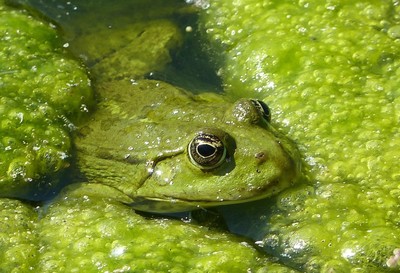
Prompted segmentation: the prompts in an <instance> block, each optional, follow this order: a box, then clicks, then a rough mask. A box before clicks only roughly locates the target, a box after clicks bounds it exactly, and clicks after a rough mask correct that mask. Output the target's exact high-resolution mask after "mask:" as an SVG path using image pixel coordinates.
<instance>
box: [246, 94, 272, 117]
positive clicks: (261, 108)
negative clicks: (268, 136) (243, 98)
mask: <svg viewBox="0 0 400 273" xmlns="http://www.w3.org/2000/svg"><path fill="white" fill-rule="evenodd" d="M250 101H251V103H252V104H253V105H254V107H255V108H256V109H257V110H258V112H260V114H261V116H262V117H263V118H264V119H265V120H266V121H267V122H270V121H271V111H270V110H269V107H268V105H267V104H265V102H263V101H261V100H254V99H252V100H250Z"/></svg>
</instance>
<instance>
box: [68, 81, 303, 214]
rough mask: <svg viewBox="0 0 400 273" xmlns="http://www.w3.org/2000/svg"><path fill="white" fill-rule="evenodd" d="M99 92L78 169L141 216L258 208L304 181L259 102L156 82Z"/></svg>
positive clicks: (288, 146) (290, 147)
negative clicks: (126, 199) (246, 205)
mask: <svg viewBox="0 0 400 273" xmlns="http://www.w3.org/2000/svg"><path fill="white" fill-rule="evenodd" d="M101 88H102V89H100V92H101V94H102V96H103V101H102V102H101V103H100V104H99V109H98V111H97V112H96V113H95V115H94V116H93V119H92V120H91V122H89V123H88V125H87V126H86V127H84V128H82V129H81V130H80V133H81V137H79V138H78V139H77V141H76V144H77V148H78V161H79V165H80V167H81V170H82V171H83V173H85V175H86V177H87V179H88V180H89V181H91V182H97V183H102V184H107V185H109V186H112V187H114V188H117V189H119V190H120V191H121V192H124V193H125V194H127V195H128V196H130V197H131V199H132V200H133V201H132V206H133V207H134V208H136V209H139V210H145V211H155V212H162V211H182V210H188V209H194V208H200V207H209V206H216V205H224V204H231V203H240V202H247V201H252V200H256V199H260V198H263V197H267V196H270V195H273V194H275V193H277V192H279V191H280V190H282V189H284V188H287V187H289V186H290V185H292V183H294V181H295V180H296V178H297V176H298V174H299V159H298V152H297V150H296V148H295V147H294V146H293V144H292V143H291V142H290V141H289V140H288V139H286V138H285V137H284V136H282V135H280V134H279V133H278V132H277V131H276V130H274V128H273V127H272V126H271V124H270V119H271V117H270V112H269V109H268V107H267V106H266V105H265V104H264V103H263V102H261V101H258V100H249V99H241V100H239V101H237V102H236V103H234V104H232V103H229V102H227V101H225V100H224V99H222V98H221V96H218V95H215V94H214V95H213V94H202V95H196V96H194V95H192V94H189V93H187V92H185V91H183V90H180V89H177V88H174V87H172V86H170V85H168V84H165V83H161V82H153V81H145V82H138V83H137V84H135V85H131V84H123V83H122V82H116V83H109V84H104V85H102V86H101ZM114 90H118V92H112V91H114ZM120 90H124V92H120Z"/></svg>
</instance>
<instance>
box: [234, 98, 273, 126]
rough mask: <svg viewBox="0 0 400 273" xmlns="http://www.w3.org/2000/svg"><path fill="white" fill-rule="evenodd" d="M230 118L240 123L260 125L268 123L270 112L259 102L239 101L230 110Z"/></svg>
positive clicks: (253, 100)
mask: <svg viewBox="0 0 400 273" xmlns="http://www.w3.org/2000/svg"><path fill="white" fill-rule="evenodd" d="M232 116H233V117H235V119H236V120H237V121H239V122H241V123H250V124H260V122H267V123H268V122H270V121H271V112H270V110H269V107H268V106H267V105H266V104H265V103H264V102H263V101H261V100H256V99H250V100H249V99H240V100H238V101H236V103H235V104H234V107H233V109H232Z"/></svg>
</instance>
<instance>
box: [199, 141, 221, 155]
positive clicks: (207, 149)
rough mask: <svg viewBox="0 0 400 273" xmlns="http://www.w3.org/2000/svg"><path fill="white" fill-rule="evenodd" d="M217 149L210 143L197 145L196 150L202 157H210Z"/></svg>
mask: <svg viewBox="0 0 400 273" xmlns="http://www.w3.org/2000/svg"><path fill="white" fill-rule="evenodd" d="M216 151H217V149H216V148H215V147H214V146H212V145H210V144H200V145H199V146H197V152H198V154H199V155H201V156H203V157H210V156H212V155H213V154H215V153H216Z"/></svg>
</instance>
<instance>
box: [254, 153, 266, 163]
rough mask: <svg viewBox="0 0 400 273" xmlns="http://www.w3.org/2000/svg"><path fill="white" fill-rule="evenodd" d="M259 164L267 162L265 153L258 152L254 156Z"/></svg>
mask: <svg viewBox="0 0 400 273" xmlns="http://www.w3.org/2000/svg"><path fill="white" fill-rule="evenodd" d="M254 157H255V158H256V159H257V161H258V162H259V163H263V162H265V161H266V160H267V155H266V153H265V152H258V153H256V154H255V155H254Z"/></svg>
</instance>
